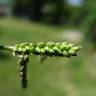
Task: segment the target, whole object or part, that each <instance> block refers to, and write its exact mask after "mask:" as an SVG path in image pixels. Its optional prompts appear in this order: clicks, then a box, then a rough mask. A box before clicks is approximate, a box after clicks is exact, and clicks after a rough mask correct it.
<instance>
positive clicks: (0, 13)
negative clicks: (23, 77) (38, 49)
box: [0, 0, 96, 96]
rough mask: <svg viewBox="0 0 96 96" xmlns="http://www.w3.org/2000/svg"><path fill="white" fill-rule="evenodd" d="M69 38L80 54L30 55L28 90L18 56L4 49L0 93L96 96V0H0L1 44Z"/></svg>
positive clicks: (0, 56)
mask: <svg viewBox="0 0 96 96" xmlns="http://www.w3.org/2000/svg"><path fill="white" fill-rule="evenodd" d="M40 41H44V42H47V41H54V42H62V41H68V42H72V43H75V44H77V45H82V46H83V48H82V49H81V51H80V52H79V54H78V56H77V57H72V58H65V57H62V58H55V57H53V58H50V57H48V58H47V60H46V61H44V62H43V64H40V62H39V61H40V58H39V57H37V56H34V55H33V56H31V57H30V63H29V64H28V79H29V82H28V88H27V89H26V90H23V89H22V88H21V86H20V81H19V76H18V74H19V73H18V71H17V69H16V68H17V61H18V59H17V58H16V57H12V54H11V53H10V52H5V51H0V96H96V0H0V45H14V44H16V43H22V42H40Z"/></svg>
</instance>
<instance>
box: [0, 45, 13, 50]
mask: <svg viewBox="0 0 96 96" xmlns="http://www.w3.org/2000/svg"><path fill="white" fill-rule="evenodd" d="M13 48H14V47H13V46H2V45H0V50H12V49H13Z"/></svg>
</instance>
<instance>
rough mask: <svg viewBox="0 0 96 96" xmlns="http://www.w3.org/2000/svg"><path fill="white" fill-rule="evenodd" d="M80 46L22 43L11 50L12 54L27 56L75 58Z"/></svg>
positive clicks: (64, 43)
mask: <svg viewBox="0 0 96 96" xmlns="http://www.w3.org/2000/svg"><path fill="white" fill-rule="evenodd" d="M80 48H81V46H75V45H74V44H71V43H68V42H61V43H53V42H47V43H44V42H40V43H22V44H16V45H15V47H14V48H13V54H22V53H24V54H28V55H32V54H35V55H46V56H51V57H52V56H59V57H60V56H61V57H63V56H64V57H71V56H77V53H78V51H79V49H80Z"/></svg>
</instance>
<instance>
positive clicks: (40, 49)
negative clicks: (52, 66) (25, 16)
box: [0, 42, 81, 88]
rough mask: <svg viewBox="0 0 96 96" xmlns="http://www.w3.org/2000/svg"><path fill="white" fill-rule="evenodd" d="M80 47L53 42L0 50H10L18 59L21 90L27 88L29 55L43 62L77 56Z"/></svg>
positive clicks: (1, 47)
mask: <svg viewBox="0 0 96 96" xmlns="http://www.w3.org/2000/svg"><path fill="white" fill-rule="evenodd" d="M80 48H81V46H75V45H74V44H71V43H68V42H61V43H53V42H47V43H45V42H39V43H21V44H16V45H15V46H0V50H10V51H12V52H13V55H14V56H18V57H19V62H18V63H19V65H18V71H19V76H20V81H21V85H22V88H26V87H27V73H26V71H27V63H28V61H29V60H28V59H29V55H33V54H35V55H40V56H41V57H42V59H41V62H43V61H44V60H45V59H46V57H47V56H51V57H53V56H56V57H71V56H77V53H78V51H79V49H80Z"/></svg>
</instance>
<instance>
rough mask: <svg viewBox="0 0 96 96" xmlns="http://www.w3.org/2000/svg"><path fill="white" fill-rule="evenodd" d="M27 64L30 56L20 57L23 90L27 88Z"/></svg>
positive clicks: (19, 68)
mask: <svg viewBox="0 0 96 96" xmlns="http://www.w3.org/2000/svg"><path fill="white" fill-rule="evenodd" d="M27 63H28V55H19V61H18V64H19V66H18V71H19V77H20V81H21V85H22V88H24V89H25V88H26V87H27Z"/></svg>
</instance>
